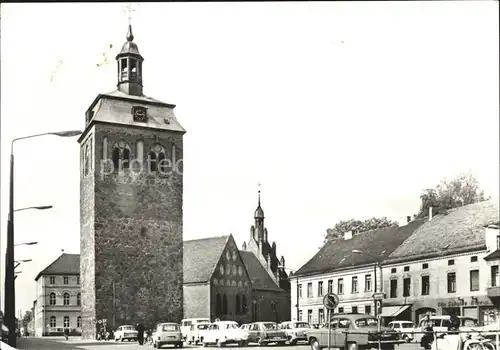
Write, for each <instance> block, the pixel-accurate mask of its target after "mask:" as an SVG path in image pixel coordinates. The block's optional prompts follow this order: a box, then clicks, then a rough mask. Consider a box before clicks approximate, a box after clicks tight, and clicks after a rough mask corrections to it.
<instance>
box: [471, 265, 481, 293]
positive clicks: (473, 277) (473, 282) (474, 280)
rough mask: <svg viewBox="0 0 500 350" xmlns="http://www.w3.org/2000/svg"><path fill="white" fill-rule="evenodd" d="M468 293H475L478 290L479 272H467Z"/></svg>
mask: <svg viewBox="0 0 500 350" xmlns="http://www.w3.org/2000/svg"><path fill="white" fill-rule="evenodd" d="M469 277H470V279H469V281H470V291H471V292H477V291H478V290H479V270H470V271H469Z"/></svg>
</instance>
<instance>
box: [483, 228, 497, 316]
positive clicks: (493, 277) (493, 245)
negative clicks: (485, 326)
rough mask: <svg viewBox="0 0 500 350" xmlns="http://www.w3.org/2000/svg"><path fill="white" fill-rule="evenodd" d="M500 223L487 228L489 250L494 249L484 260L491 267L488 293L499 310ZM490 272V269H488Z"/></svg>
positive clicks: (486, 236) (487, 287)
mask: <svg viewBox="0 0 500 350" xmlns="http://www.w3.org/2000/svg"><path fill="white" fill-rule="evenodd" d="M499 224H500V223H497V224H496V225H489V226H488V227H487V228H486V233H485V239H486V246H487V247H488V250H490V251H492V253H491V254H489V255H487V256H486V257H485V258H484V260H485V261H486V264H487V265H488V267H489V279H488V285H487V286H486V294H487V295H488V297H489V298H490V300H491V302H492V303H493V305H494V306H495V308H496V309H497V310H500V274H499V267H500V231H499V228H500V226H499ZM487 273H488V271H487Z"/></svg>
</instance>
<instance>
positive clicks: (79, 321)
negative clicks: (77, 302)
mask: <svg viewBox="0 0 500 350" xmlns="http://www.w3.org/2000/svg"><path fill="white" fill-rule="evenodd" d="M76 327H77V328H81V327H82V316H78V317H77V318H76Z"/></svg>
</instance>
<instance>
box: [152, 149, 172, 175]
mask: <svg viewBox="0 0 500 350" xmlns="http://www.w3.org/2000/svg"><path fill="white" fill-rule="evenodd" d="M166 158H167V157H166V152H165V148H163V146H162V145H160V144H159V143H157V144H156V145H154V146H153V148H152V149H151V151H150V152H149V164H150V165H149V170H150V171H152V172H153V171H158V170H159V171H161V172H163V173H165V172H166V171H167V169H168V166H169V162H168V161H167V159H166Z"/></svg>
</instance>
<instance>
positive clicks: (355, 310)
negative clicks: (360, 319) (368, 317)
mask: <svg viewBox="0 0 500 350" xmlns="http://www.w3.org/2000/svg"><path fill="white" fill-rule="evenodd" d="M352 313H353V314H357V313H358V307H357V306H353V307H352Z"/></svg>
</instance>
